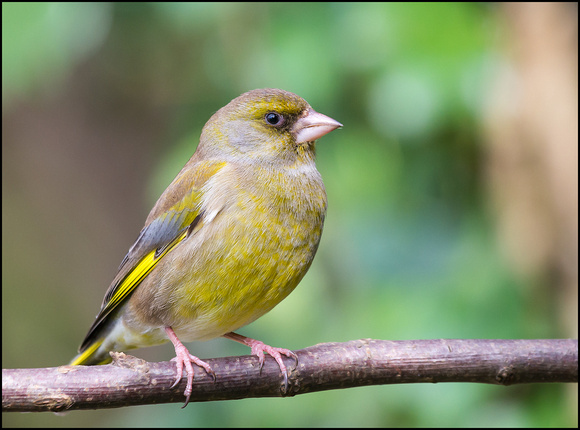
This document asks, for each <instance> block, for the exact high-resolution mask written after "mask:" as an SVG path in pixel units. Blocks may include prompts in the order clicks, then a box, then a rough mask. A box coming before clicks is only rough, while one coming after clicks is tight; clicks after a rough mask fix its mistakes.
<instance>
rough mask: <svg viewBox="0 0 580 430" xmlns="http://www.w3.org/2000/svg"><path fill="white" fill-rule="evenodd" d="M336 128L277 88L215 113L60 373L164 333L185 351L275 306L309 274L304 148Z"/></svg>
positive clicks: (320, 204)
mask: <svg viewBox="0 0 580 430" xmlns="http://www.w3.org/2000/svg"><path fill="white" fill-rule="evenodd" d="M280 118H281V121H280V122H279V123H275V124H273V123H272V122H273V121H274V120H277V119H280ZM338 126H340V124H339V123H337V122H336V121H334V120H332V119H330V118H328V117H325V116H324V115H321V114H318V113H316V112H314V111H313V110H312V109H311V108H310V106H309V105H308V104H307V103H306V102H305V101H304V100H303V99H301V98H300V97H298V96H296V95H294V94H292V93H288V92H285V91H282V90H273V89H266V90H255V91H251V92H249V93H245V94H243V95H241V96H240V97H238V98H236V99H234V100H232V102H230V103H229V104H228V105H226V106H225V107H224V108H222V109H220V110H219V111H218V112H216V114H215V115H213V116H212V118H210V120H209V121H208V122H207V124H206V125H205V127H204V129H203V132H202V135H201V138H200V143H199V145H198V148H197V150H196V152H195V154H194V155H193V156H192V158H191V159H190V160H189V162H188V163H187V164H186V165H185V167H184V168H183V169H182V170H181V172H180V173H179V174H178V175H177V177H176V178H175V179H174V181H173V182H172V183H171V184H170V185H169V187H168V188H167V189H166V190H165V192H164V193H163V194H162V195H161V197H160V198H159V200H158V201H157V203H156V205H155V207H154V208H153V209H152V210H151V213H150V214H149V216H148V218H147V220H146V223H145V227H144V228H143V229H142V230H141V233H140V235H139V238H138V239H137V241H136V242H135V244H134V245H133V247H131V249H130V250H129V252H128V254H127V256H126V257H125V259H124V260H123V262H122V263H121V266H120V268H119V273H118V274H117V276H116V277H115V279H114V280H113V283H112V284H111V286H110V287H109V290H108V291H107V294H106V296H105V300H104V302H103V306H102V309H101V312H100V313H99V315H98V316H97V319H96V320H95V323H94V324H93V326H92V327H91V329H90V330H89V333H88V335H87V337H86V339H85V341H84V342H83V344H82V346H81V349H80V354H79V355H78V356H77V357H76V358H75V359H74V360H73V361H72V363H71V364H100V363H103V362H106V361H107V360H108V352H109V351H111V350H127V349H131V348H139V347H144V346H150V345H155V344H159V343H163V342H166V341H168V340H169V338H168V335H167V333H166V330H167V327H169V328H171V329H172V330H173V331H174V332H175V335H176V336H177V337H178V338H179V339H180V340H182V341H186V342H188V341H193V340H207V339H211V338H214V337H218V336H222V335H225V334H227V333H229V332H232V331H234V330H237V329H238V328H240V327H242V326H244V325H246V324H249V323H250V322H252V321H254V320H255V319H257V318H259V317H260V316H262V315H263V314H265V313H266V312H268V311H269V310H271V309H272V308H273V307H274V306H276V305H277V304H278V303H279V302H280V301H281V300H283V299H284V298H285V297H286V296H287V295H288V294H289V293H290V292H291V291H292V290H293V289H294V288H295V287H296V285H297V284H298V283H299V282H300V280H301V279H302V277H303V276H304V274H305V273H306V271H307V270H308V268H309V267H310V264H311V263H312V259H313V258H314V254H315V253H316V249H317V247H318V243H319V240H320V236H321V234H322V227H323V223H324V217H325V214H326V207H327V202H326V193H325V190H324V185H323V183H322V178H321V176H320V174H319V173H318V171H317V170H316V167H315V164H314V158H315V150H314V140H315V139H316V138H317V137H320V136H322V135H324V134H326V133H328V132H329V131H332V130H334V129H335V128H337V127H338ZM234 340H237V339H234ZM252 348H254V346H252ZM176 349H177V348H176ZM268 352H269V351H268Z"/></svg>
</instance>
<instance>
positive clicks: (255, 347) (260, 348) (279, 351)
mask: <svg viewBox="0 0 580 430" xmlns="http://www.w3.org/2000/svg"><path fill="white" fill-rule="evenodd" d="M223 336H224V337H225V338H227V339H231V340H235V341H236V342H239V343H243V344H244V345H247V346H249V347H250V348H252V355H257V356H258V361H259V363H260V372H262V367H263V366H264V352H267V353H268V354H270V355H271V356H272V358H274V360H276V362H277V363H278V366H280V371H281V372H282V375H284V391H285V392H287V391H288V371H287V370H286V366H285V365H284V361H282V355H285V356H286V357H289V358H293V359H294V360H295V361H296V365H298V357H297V356H296V354H294V353H293V352H292V351H290V350H289V349H284V348H274V347H273V346H269V345H266V344H265V343H264V342H260V341H259V340H256V339H252V338H249V337H246V336H242V335H241V334H237V333H234V332H233V331H232V332H230V333H226V334H224V335H223Z"/></svg>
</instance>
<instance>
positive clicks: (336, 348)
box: [2, 339, 578, 412]
mask: <svg viewBox="0 0 580 430" xmlns="http://www.w3.org/2000/svg"><path fill="white" fill-rule="evenodd" d="M295 352H296V354H297V355H298V366H297V367H296V368H294V360H292V359H287V361H286V365H287V366H288V368H289V377H290V381H289V383H290V386H289V389H288V392H286V393H284V392H282V391H283V384H282V378H281V376H280V370H279V368H278V365H277V364H276V363H275V362H274V360H273V359H271V358H267V359H266V363H265V365H264V368H263V369H262V371H261V372H260V369H259V366H258V359H257V358H256V357H253V356H243V357H226V358H217V359H209V360H207V362H208V364H210V365H211V367H212V368H213V370H214V371H215V373H216V375H217V380H216V382H213V380H212V378H211V377H209V376H208V375H207V374H206V373H205V372H204V370H203V369H201V368H199V367H197V366H195V365H194V369H195V371H196V373H195V378H194V384H193V393H192V395H191V401H192V402H195V401H197V402H202V401H210V400H231V399H241V398H249V397H282V396H294V395H297V394H304V393H309V392H314V391H323V390H332V389H337V388H349V387H357V386H364V385H380V384H406V383H417V382H430V383H435V382H478V383H487V384H499V385H512V384H521V383H531V382H578V340H572V339H555V340H483V339H468V340H461V339H438V340H414V341H387V340H373V339H361V340H353V341H350V342H344V343H324V344H319V345H315V346H311V347H309V348H305V349H302V350H299V351H295ZM111 355H112V356H113V358H114V361H113V364H110V365H106V366H60V367H56V368H45V369H3V370H2V411H3V412H9V411H18V412H24V411H28V412H41V411H52V412H58V411H65V410H75V409H101V408H117V407H122V406H130V405H145V404H154V403H169V402H183V401H184V397H183V389H184V388H185V382H184V381H185V379H183V380H182V383H181V384H179V386H177V387H175V388H173V389H171V388H170V386H171V385H172V384H173V382H174V380H175V364H174V363H172V362H161V363H148V362H145V361H143V360H141V359H138V358H135V357H131V356H127V355H125V354H123V353H112V354H111Z"/></svg>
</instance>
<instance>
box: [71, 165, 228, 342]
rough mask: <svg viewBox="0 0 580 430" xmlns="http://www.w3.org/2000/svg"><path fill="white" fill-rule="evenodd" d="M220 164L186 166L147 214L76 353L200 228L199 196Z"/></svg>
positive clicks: (94, 338)
mask: <svg viewBox="0 0 580 430" xmlns="http://www.w3.org/2000/svg"><path fill="white" fill-rule="evenodd" d="M224 165H225V163H223V162H204V163H195V164H190V163H188V164H186V166H185V167H184V168H183V169H182V170H181V172H180V173H179V174H178V175H177V177H176V178H175V179H174V180H173V182H172V183H171V184H170V185H169V187H167V189H166V190H165V191H164V193H163V194H162V195H161V197H160V198H159V200H158V201H157V203H156V205H155V207H154V208H153V210H152V211H151V213H150V214H149V217H148V218H147V221H146V223H145V227H143V229H142V230H141V232H140V233H139V237H138V238H137V240H136V241H135V243H134V244H133V246H132V247H131V248H130V249H129V252H128V253H127V255H126V256H125V258H124V259H123V261H122V262H121V265H120V266H119V272H118V273H117V276H115V279H114V280H113V282H112V283H111V286H110V287H109V289H108V290H107V293H106V294H105V298H104V300H103V304H102V306H101V310H100V311H99V314H98V315H97V316H96V318H95V321H94V323H93V325H92V326H91V328H90V329H89V332H88V333H87V335H86V337H85V339H84V340H83V343H82V344H81V347H80V348H79V352H83V351H84V350H86V349H87V348H88V347H89V346H90V345H91V344H93V342H94V341H95V340H97V338H98V337H99V331H100V330H99V329H100V328H101V327H103V326H104V325H105V323H106V322H107V320H108V317H109V315H111V312H113V311H114V310H115V309H118V307H119V305H120V304H121V303H123V302H124V301H125V300H126V299H127V298H128V297H129V295H130V294H131V293H132V292H133V291H134V290H135V288H137V286H139V284H140V283H141V281H143V279H144V278H145V277H146V276H147V275H148V274H149V273H150V272H151V271H152V270H153V269H154V268H155V266H156V265H157V263H159V261H161V259H162V258H163V257H165V256H166V255H167V254H168V253H169V252H171V250H172V249H174V248H175V247H176V246H178V245H179V244H180V243H181V241H183V240H184V239H185V238H186V237H188V236H190V235H192V234H194V233H195V232H196V231H198V230H199V229H200V228H201V227H202V225H203V217H204V213H203V211H202V209H201V207H200V206H201V196H202V192H203V186H204V184H205V183H206V182H207V181H208V180H209V179H210V178H211V177H212V176H213V175H214V174H216V173H217V172H218V171H219V170H221V169H222V168H223V167H224Z"/></svg>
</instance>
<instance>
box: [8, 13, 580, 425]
mask: <svg viewBox="0 0 580 430" xmlns="http://www.w3.org/2000/svg"><path fill="white" fill-rule="evenodd" d="M577 60H578V59H577V6H576V5H572V4H568V5H566V4H543V5H533V4H511V5H507V4H501V3H500V4H497V3H494V4H487V3H476V4H473V3H442V4H437V3H435V4H413V3H405V4H400V3H389V4H381V3H356V4H353V3H330V4H327V3H324V4H322V3H292V4H269V3H259V4H258V3H236V4H228V3H221V4H207V3H196V4H181V3H179V4H178V3H147V4H142V3H130V4H129V3H115V4H113V3H87V4H80V3H2V142H3V143H2V230H3V235H2V268H3V271H2V284H3V288H2V323H3V324H2V367H4V368H23V367H50V366H58V365H62V364H65V363H67V362H68V361H69V360H70V359H71V358H72V357H73V356H74V355H75V353H76V350H77V347H78V346H79V344H80V342H81V340H82V339H83V337H84V335H85V334H86V331H87V330H88V328H89V326H90V324H91V323H92V321H93V318H94V316H95V315H96V313H97V312H98V310H99V306H100V303H101V300H102V298H103V295H104V292H105V291H106V288H107V287H108V285H109V283H110V281H111V280H112V279H113V277H114V275H115V273H116V268H117V266H118V264H119V263H120V261H121V259H122V258H123V256H124V255H125V253H126V252H127V250H128V248H129V247H130V245H131V244H132V243H133V241H134V240H135V239H136V237H137V235H138V233H139V230H140V229H141V227H142V225H143V223H144V221H145V218H146V216H147V214H148V211H149V209H150V208H151V207H152V206H153V204H154V203H155V201H156V199H157V198H158V196H159V195H160V194H161V192H162V191H163V190H164V189H165V187H166V186H167V185H168V184H169V183H170V181H171V180H172V179H173V177H174V176H175V175H176V174H177V172H178V171H179V170H180V169H181V167H182V166H183V165H184V164H185V162H186V161H187V160H188V159H189V157H190V156H191V154H192V153H193V152H194V150H195V146H196V145H197V141H198V137H199V134H200V131H201V127H202V126H203V125H204V123H205V122H206V121H207V119H209V117H210V116H211V114H213V113H214V112H215V111H216V110H217V109H219V108H220V107H222V106H223V105H225V104H226V103H227V102H229V101H230V100H231V99H232V98H234V97H236V96H238V95H239V94H241V93H242V92H245V91H248V90H251V89H254V88H265V87H275V88H282V89H285V90H288V91H292V92H295V93H297V94H298V95H300V96H302V97H304V98H305V99H306V100H308V102H309V103H310V104H311V105H312V106H313V107H314V109H316V110H317V111H319V112H322V113H324V114H326V115H329V116H331V117H332V118H335V119H336V120H338V121H340V122H341V123H343V124H344V127H343V129H341V130H339V131H336V132H334V133H332V134H330V135H329V136H326V137H325V138H324V139H322V140H321V141H320V143H319V144H318V146H317V150H318V152H317V157H318V158H317V165H318V168H319V170H320V171H321V173H322V176H323V178H324V181H325V185H326V188H327V192H328V199H329V211H328V216H327V221H326V225H325V231H324V234H323V237H322V242H321V245H320V248H319V252H318V255H317V257H316V259H315V260H314V263H313V265H312V268H311V270H310V272H309V273H308V274H307V275H306V277H305V278H304V280H303V281H302V283H301V284H300V285H299V286H298V288H297V289H296V290H295V291H294V292H293V293H292V294H291V295H290V296H289V297H288V298H287V299H286V300H285V301H284V302H283V303H281V304H280V305H279V306H278V307H277V308H276V309H275V310H273V311H272V312H270V313H269V314H268V315H266V316H264V317H263V318H261V319H260V320H258V321H256V322H255V323H253V324H251V325H250V326H248V327H245V328H243V329H241V330H240V333H241V334H244V335H247V336H251V337H254V338H258V339H260V340H262V341H264V342H266V343H269V344H271V345H274V346H279V347H285V348H290V349H301V348H304V347H307V346H310V345H313V344H316V343H321V342H330V341H333V342H334V341H347V340H352V339H359V338H368V337H371V338H377V339H429V338H509V339H512V338H513V339H518V338H563V337H577V282H578V281H577V280H578V263H577V261H578V260H577V259H578V251H577V246H578V242H577V237H578V209H577V205H578V198H577V196H578V185H577V175H578V164H577V163H578V162H577V156H578V122H577V115H578V110H577V102H578V100H577V90H578V88H577V85H578V81H577ZM189 348H190V351H191V352H192V353H194V354H195V355H198V356H199V357H201V358H210V357H220V356H228V355H244V354H249V350H248V348H245V347H243V346H242V345H238V344H236V343H235V342H231V341H228V340H225V339H217V340H212V341H209V342H203V343H193V344H190V345H189ZM134 353H135V355H137V356H139V357H142V358H145V359H148V360H154V361H162V360H168V359H170V358H171V357H172V356H173V349H172V347H171V346H170V345H163V346H160V347H154V348H148V349H145V350H137V351H135V352H134ZM179 406H180V405H177V404H169V405H157V406H141V407H132V408H123V409H118V410H102V411H75V412H69V413H67V414H64V415H62V416H56V415H54V414H48V413H43V414H3V417H2V419H3V421H2V423H3V426H14V427H21V426H42V427H84V426H98V427H124V426H136V427H149V426H176V427H181V426H183V427H192V426H196V427H199V426H210V427H215V426H220V427H221V426H244V427H262V426H284V427H286V426H288V427H294V426H388V427H391V426H404V427H407V426H427V427H432V426H454V427H455V426H469V427H472V426H478V427H479V426H483V427H487V426H531V427H536V426H572V427H574V426H577V424H578V418H577V413H578V412H577V385H575V384H570V385H564V384H553V385H549V384H532V385H525V386H514V387H507V388H506V387H496V386H485V385H479V384H437V385H428V384H417V385H400V386H396V385H394V386H377V387H364V388H356V389H347V390H338V391H332V392H323V393H312V394H307V395H302V396H297V397H295V398H287V399H247V400H240V401H228V402H209V403H194V404H190V405H189V406H188V407H187V408H186V409H185V410H180V409H179Z"/></svg>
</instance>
